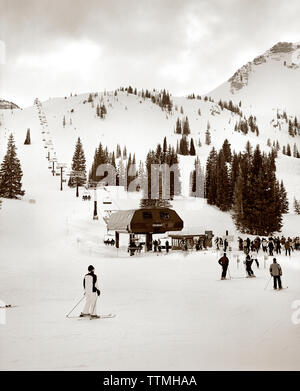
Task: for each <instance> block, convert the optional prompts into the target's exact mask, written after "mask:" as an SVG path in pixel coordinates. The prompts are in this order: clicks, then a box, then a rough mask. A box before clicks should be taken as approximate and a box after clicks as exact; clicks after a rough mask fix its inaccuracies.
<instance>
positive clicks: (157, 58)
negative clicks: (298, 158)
mask: <svg viewBox="0 0 300 391" xmlns="http://www.w3.org/2000/svg"><path fill="white" fill-rule="evenodd" d="M0 40H1V41H2V43H1V42H0V98H6V99H9V100H13V101H15V102H16V103H17V104H20V105H31V104H32V103H33V99H34V98H35V97H39V98H41V99H48V98H49V97H50V96H51V97H53V96H65V95H68V94H69V93H70V92H73V93H74V92H77V93H80V92H88V91H101V90H104V89H115V88H118V87H119V86H121V85H122V86H123V85H124V86H125V85H129V84H130V85H132V86H134V87H138V88H159V89H160V88H167V89H168V90H169V91H170V92H171V93H172V94H173V95H183V94H187V93H189V92H195V93H205V92H209V91H210V90H212V89H214V88H215V87H217V86H218V85H219V84H221V83H222V82H224V81H225V80H227V79H228V78H229V77H230V76H231V75H232V74H233V73H234V72H235V71H236V69H237V68H239V67H240V66H242V65H243V64H245V63H247V62H248V61H249V60H252V59H253V58H254V57H256V56H257V55H258V54H262V53H263V52H265V51H266V50H267V49H269V48H270V47H271V46H273V45H274V44H275V43H277V42H278V41H291V42H300V1H299V0H289V1H286V0H284V1H281V0H0ZM4 45H5V47H6V51H5V52H6V53H5V54H6V55H5V58H4V53H3V51H4V50H3V47H4ZM4 60H5V61H4ZM1 63H2V64H1Z"/></svg>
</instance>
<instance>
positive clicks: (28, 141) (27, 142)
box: [24, 129, 31, 145]
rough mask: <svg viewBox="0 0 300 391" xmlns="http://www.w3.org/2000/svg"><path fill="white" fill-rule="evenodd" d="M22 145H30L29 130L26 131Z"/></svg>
mask: <svg viewBox="0 0 300 391" xmlns="http://www.w3.org/2000/svg"><path fill="white" fill-rule="evenodd" d="M24 144H25V145H30V144H31V140H30V129H27V133H26V139H25V141H24Z"/></svg>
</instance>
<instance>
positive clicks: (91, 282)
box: [80, 265, 100, 318]
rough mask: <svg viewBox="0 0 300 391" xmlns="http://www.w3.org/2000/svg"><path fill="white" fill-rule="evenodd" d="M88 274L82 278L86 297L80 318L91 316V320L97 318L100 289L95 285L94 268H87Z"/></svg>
mask: <svg viewBox="0 0 300 391" xmlns="http://www.w3.org/2000/svg"><path fill="white" fill-rule="evenodd" d="M88 271H89V273H88V274H86V275H85V276H84V279H83V287H84V291H85V293H84V294H85V296H86V302H85V306H84V309H83V312H82V313H81V314H80V317H84V316H91V317H92V318H99V316H98V315H97V308H96V307H97V296H100V289H99V287H98V283H97V276H96V274H95V268H94V266H92V265H90V266H89V267H88Z"/></svg>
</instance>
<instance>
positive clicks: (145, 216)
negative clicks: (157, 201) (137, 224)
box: [143, 212, 152, 220]
mask: <svg viewBox="0 0 300 391" xmlns="http://www.w3.org/2000/svg"><path fill="white" fill-rule="evenodd" d="M143 218H144V219H145V220H151V219H152V213H151V212H143Z"/></svg>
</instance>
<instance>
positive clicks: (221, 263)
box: [218, 253, 229, 280]
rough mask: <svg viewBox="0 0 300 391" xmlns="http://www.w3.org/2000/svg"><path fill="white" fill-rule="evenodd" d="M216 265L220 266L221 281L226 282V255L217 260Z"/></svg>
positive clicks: (227, 261) (227, 262) (227, 260)
mask: <svg viewBox="0 0 300 391" xmlns="http://www.w3.org/2000/svg"><path fill="white" fill-rule="evenodd" d="M218 263H219V265H221V266H222V275H221V280H226V273H227V268H228V265H229V259H228V258H227V256H226V253H224V255H223V257H221V258H220V259H219V261H218Z"/></svg>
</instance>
